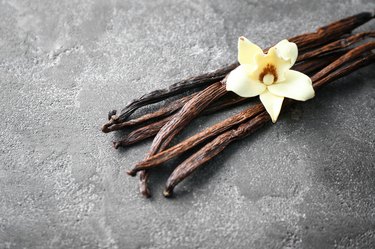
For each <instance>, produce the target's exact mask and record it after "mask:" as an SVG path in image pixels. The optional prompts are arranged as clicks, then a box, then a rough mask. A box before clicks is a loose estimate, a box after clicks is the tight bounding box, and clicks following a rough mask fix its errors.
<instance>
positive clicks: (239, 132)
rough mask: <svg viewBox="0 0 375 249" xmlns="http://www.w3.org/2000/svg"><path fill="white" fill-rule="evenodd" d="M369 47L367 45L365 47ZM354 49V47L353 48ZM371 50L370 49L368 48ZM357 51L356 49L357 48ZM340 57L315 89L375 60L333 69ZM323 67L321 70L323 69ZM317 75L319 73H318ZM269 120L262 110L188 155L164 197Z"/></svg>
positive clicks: (369, 57)
mask: <svg viewBox="0 0 375 249" xmlns="http://www.w3.org/2000/svg"><path fill="white" fill-rule="evenodd" d="M367 49H369V47H367ZM353 50H354V49H353ZM370 50H371V49H370ZM357 51H358V50H357ZM367 51H369V50H365V51H362V52H367ZM348 54H349V55H350V54H351V55H352V56H353V57H352V58H357V57H358V56H357V55H356V51H354V52H353V51H350V52H348ZM348 54H346V55H348ZM342 59H344V60H345V61H347V57H346V56H345V55H344V56H342V57H340V58H339V59H338V60H336V61H335V62H333V63H332V64H331V65H336V66H331V65H330V66H328V68H330V69H331V71H330V72H332V71H333V72H332V73H331V74H329V75H327V74H322V75H325V76H322V77H320V78H319V77H316V81H315V82H314V84H313V86H314V88H315V89H318V88H320V87H321V86H323V85H326V84H327V83H329V82H332V81H334V80H336V79H338V78H341V77H343V76H346V75H347V74H349V73H351V72H352V71H354V70H357V69H358V68H361V67H364V66H367V65H369V64H371V63H374V61H375V55H374V54H373V53H371V54H370V55H367V56H365V57H362V58H359V59H356V60H355V61H354V62H351V63H350V64H349V65H348V66H346V67H344V68H340V69H338V70H335V68H337V67H338V66H340V65H342V64H343V63H342V61H341V60H342ZM324 70H325V69H323V70H322V71H324ZM318 75H319V73H318ZM291 102H293V101H290V100H288V101H287V104H286V105H289V104H290V103H291ZM269 120H270V117H269V115H268V113H267V112H262V113H261V114H259V115H258V116H256V117H255V118H253V119H250V120H249V121H247V122H245V123H243V124H241V125H240V126H239V127H238V128H237V129H233V130H229V131H226V132H224V133H223V134H221V135H220V136H218V137H216V138H215V139H214V140H213V141H211V142H210V143H208V144H206V145H205V146H204V147H202V148H201V149H200V150H199V151H198V152H196V153H195V154H193V155H192V156H190V157H189V158H188V159H186V160H185V161H184V162H183V163H181V164H180V165H179V166H177V168H176V169H175V170H174V171H173V172H172V174H171V175H170V177H169V178H168V180H167V184H166V188H165V190H164V192H163V194H164V196H165V197H170V196H171V195H172V194H173V190H174V188H175V186H176V185H177V184H178V183H180V182H181V181H182V180H184V179H185V178H186V177H188V176H189V175H190V174H191V173H192V172H194V171H195V170H196V169H197V168H199V167H200V166H201V165H202V164H204V163H205V162H207V161H209V160H211V159H212V158H213V157H215V156H216V155H217V154H219V153H220V152H221V151H222V150H224V149H225V148H226V146H227V145H229V144H230V143H231V142H233V141H235V140H238V139H241V138H243V137H246V136H248V135H250V134H251V133H253V132H254V131H255V130H257V129H258V128H260V127H261V126H263V125H264V124H265V123H267V122H268V121H269Z"/></svg>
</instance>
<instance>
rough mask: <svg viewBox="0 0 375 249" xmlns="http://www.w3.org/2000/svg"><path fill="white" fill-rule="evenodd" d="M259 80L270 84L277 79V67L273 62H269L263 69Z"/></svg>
mask: <svg viewBox="0 0 375 249" xmlns="http://www.w3.org/2000/svg"><path fill="white" fill-rule="evenodd" d="M259 81H261V82H263V84H265V85H267V86H269V85H272V84H273V83H274V82H276V81H277V73H276V67H275V66H274V65H272V64H267V65H266V66H265V67H264V68H263V71H262V72H261V73H260V74H259Z"/></svg>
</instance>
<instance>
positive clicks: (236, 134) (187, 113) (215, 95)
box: [102, 12, 375, 197]
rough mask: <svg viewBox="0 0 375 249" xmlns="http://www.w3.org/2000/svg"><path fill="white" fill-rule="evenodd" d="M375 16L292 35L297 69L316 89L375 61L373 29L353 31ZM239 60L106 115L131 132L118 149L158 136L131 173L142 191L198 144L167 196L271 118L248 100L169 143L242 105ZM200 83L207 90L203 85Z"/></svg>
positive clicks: (111, 127) (109, 126)
mask: <svg viewBox="0 0 375 249" xmlns="http://www.w3.org/2000/svg"><path fill="white" fill-rule="evenodd" d="M373 18H374V15H373V14H372V13H369V12H363V13H359V14H357V15H354V16H351V17H348V18H345V19H342V20H339V21H336V22H333V23H331V24H329V25H327V26H323V27H320V28H318V29H317V31H316V32H313V33H306V34H302V35H298V36H295V37H292V38H289V39H288V40H289V41H290V42H294V43H296V44H297V45H298V49H299V56H298V59H297V63H296V64H295V66H294V68H293V69H294V70H298V71H301V72H303V73H305V74H307V75H309V76H310V77H311V79H312V82H313V87H314V89H315V90H317V89H318V88H320V87H321V86H324V85H327V84H328V83H330V82H332V81H334V80H336V79H338V78H341V77H343V76H345V75H347V74H349V73H351V72H353V71H355V70H357V69H359V68H362V67H364V66H367V65H369V64H371V63H373V62H374V61H375V54H374V53H373V51H372V50H374V49H375V41H373V38H374V37H375V32H374V31H369V32H362V33H357V34H352V31H353V30H354V29H355V28H357V27H359V26H361V25H362V24H364V23H366V22H368V21H370V20H371V19H373ZM266 51H267V50H265V52H266ZM238 65H239V64H238V63H237V62H236V63H233V64H230V65H228V66H226V67H223V68H220V69H218V70H216V71H214V72H211V73H207V74H202V75H199V76H196V77H191V78H188V79H186V80H182V81H179V82H177V83H175V84H173V85H171V86H170V87H169V88H168V89H161V90H156V91H153V92H150V93H148V94H146V95H143V96H142V97H140V98H139V99H135V100H133V101H131V102H130V103H129V104H128V105H127V106H126V107H125V108H124V109H123V110H122V111H121V113H120V114H117V112H116V111H111V112H110V113H109V114H108V119H109V121H108V122H107V123H105V124H104V125H103V126H102V131H103V132H105V133H107V132H111V131H117V130H128V131H129V132H128V133H127V135H126V136H125V137H123V138H122V140H120V141H116V142H114V147H115V148H118V147H120V146H123V147H126V146H130V145H132V144H135V143H138V142H140V141H143V140H145V139H147V138H150V137H154V140H153V142H152V145H151V149H150V150H149V152H148V155H147V156H146V157H145V159H144V160H143V161H140V162H139V163H137V164H136V165H135V166H134V167H133V168H132V169H131V170H130V171H129V172H128V174H129V175H131V176H135V175H136V174H137V173H138V172H139V173H140V174H139V176H140V191H141V193H142V194H143V195H144V196H146V197H149V196H150V190H149V188H148V186H147V184H148V178H149V174H150V172H151V171H150V170H151V169H153V168H156V167H162V166H163V164H164V163H165V162H167V161H169V160H171V159H173V158H176V157H178V156H180V155H182V154H183V153H185V152H190V151H191V149H192V148H196V147H197V146H200V147H198V149H196V150H194V152H190V154H191V155H190V156H188V157H187V159H185V160H184V161H183V162H182V163H181V164H179V165H177V166H176V168H175V169H174V171H173V172H172V174H171V175H170V177H169V179H168V180H167V183H166V187H165V190H164V192H163V194H164V196H166V197H169V196H171V195H172V194H173V190H174V188H175V187H176V185H177V184H178V183H180V182H181V181H182V180H184V179H185V178H186V177H188V176H189V175H190V174H191V173H193V172H194V171H195V170H196V169H197V168H199V167H200V166H202V165H203V164H204V163H205V162H207V161H209V160H210V159H212V158H213V157H214V156H216V155H217V154H219V153H220V152H221V151H223V150H224V149H225V148H226V147H227V146H228V145H229V144H230V143H231V142H233V141H235V140H238V139H242V138H244V137H246V136H248V135H249V134H251V133H253V132H254V131H256V130H257V129H258V128H260V127H261V126H263V125H264V124H265V123H267V122H270V117H269V115H268V113H267V112H266V111H265V108H264V107H263V105H262V104H261V103H260V102H258V103H256V104H249V105H250V106H248V107H247V108H246V109H244V110H243V111H241V112H239V113H238V114H236V115H234V116H232V117H229V118H227V119H225V120H223V121H221V122H219V123H217V124H215V125H213V126H211V127H209V128H206V129H205V130H203V131H201V132H199V133H197V134H195V135H193V136H192V137H190V138H187V139H185V140H184V141H181V142H179V143H177V144H176V145H174V146H169V145H170V143H171V141H172V139H173V138H175V136H176V135H178V134H179V133H180V132H181V131H182V130H183V129H184V128H185V127H186V126H187V125H188V124H189V123H190V122H191V121H192V120H193V119H195V118H197V117H199V116H201V115H208V114H211V113H214V112H217V111H219V110H222V109H224V108H229V107H232V106H236V105H239V104H240V103H243V102H244V101H246V100H247V99H246V98H241V97H239V96H237V95H235V94H233V93H231V92H227V91H226V88H225V79H226V75H227V74H228V73H229V72H230V71H232V70H233V69H235V68H236V67H237V66H238ZM204 87H205V88H204ZM202 88H204V89H203V90H201V89H202ZM184 93H185V94H184ZM187 93H189V94H187ZM176 95H182V97H180V98H179V99H177V100H174V101H172V102H170V103H166V104H164V105H163V106H160V108H159V109H157V110H156V111H154V112H150V113H147V114H145V115H142V116H139V117H137V118H133V119H131V118H129V117H130V116H131V115H132V114H133V113H134V112H135V111H136V110H138V109H139V108H141V107H145V106H147V105H151V104H155V103H157V102H161V101H164V100H166V99H168V98H171V97H175V96H176ZM291 103H293V101H292V100H288V101H284V105H283V110H285V109H288V108H287V106H289V105H290V104H291Z"/></svg>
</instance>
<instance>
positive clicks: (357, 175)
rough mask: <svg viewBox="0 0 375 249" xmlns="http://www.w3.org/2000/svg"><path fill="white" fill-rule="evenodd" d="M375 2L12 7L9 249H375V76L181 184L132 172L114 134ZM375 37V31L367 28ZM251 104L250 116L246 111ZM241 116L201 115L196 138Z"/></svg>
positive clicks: (1, 239)
mask: <svg viewBox="0 0 375 249" xmlns="http://www.w3.org/2000/svg"><path fill="white" fill-rule="evenodd" d="M374 7H375V4H374V2H373V1H371V0H368V1H360V0H353V1H330V2H327V1H325V0H319V1H312V0H305V1H293V0H288V1H276V0H272V1H271V0H265V1H259V2H257V1H251V0H248V1H232V0H225V1H224V0H221V1H206V0H191V1H182V0H177V1H176V0H155V1H146V0H145V1H107V0H102V1H92V0H86V1H78V0H76V1H57V0H55V1H47V0H45V1H15V0H2V1H0V86H1V91H0V96H1V97H0V107H1V112H0V120H1V121H0V122H1V138H0V150H1V153H0V162H1V163H0V198H1V201H0V248H79V247H82V248H333V247H337V248H374V247H375V217H374V216H375V169H374V162H375V154H374V150H375V127H374V123H375V118H374V114H375V113H374V108H375V85H374V78H375V70H374V69H375V68H374V66H373V65H372V66H369V67H367V68H365V69H362V70H360V71H358V72H356V73H353V74H352V75H350V76H348V77H346V78H344V79H342V80H339V81H337V82H335V83H334V84H332V85H331V86H329V87H327V88H325V89H323V90H322V91H321V92H319V93H318V95H317V97H316V98H315V99H313V100H311V101H309V102H306V103H300V104H298V105H296V106H295V107H293V109H292V110H291V111H289V112H287V113H286V114H284V115H282V117H281V118H280V121H279V122H278V123H277V125H269V126H267V127H265V128H264V129H262V130H261V131H259V132H258V133H257V134H255V135H253V136H251V137H249V138H247V139H245V140H242V141H240V142H237V143H235V144H232V145H231V146H230V147H229V148H228V149H227V150H226V151H225V152H224V153H223V154H222V155H220V156H218V157H217V158H215V159H214V160H213V161H212V162H210V163H208V164H206V167H204V168H203V169H201V170H199V171H198V172H197V173H196V174H195V175H194V176H193V177H191V178H189V179H188V180H187V181H185V182H184V183H183V184H181V185H180V186H179V187H178V189H176V190H177V192H176V194H177V195H176V198H174V199H165V198H164V197H162V195H161V191H162V187H163V185H164V182H165V180H166V178H167V176H168V173H169V172H170V168H168V169H164V170H161V171H157V172H156V173H155V174H154V175H153V178H152V179H151V187H152V190H153V194H154V196H153V198H152V199H150V200H146V199H143V198H142V197H140V195H139V193H138V181H137V178H130V177H128V176H127V175H126V174H125V173H124V172H125V170H127V169H129V168H130V167H131V166H132V165H134V163H135V162H137V161H138V160H140V159H142V158H143V157H144V154H145V152H146V151H147V149H148V146H149V144H150V141H148V142H145V143H142V144H140V145H137V146H135V147H132V148H129V149H123V150H120V151H116V150H114V149H113V148H112V147H111V141H112V140H113V139H115V138H118V137H119V135H118V134H103V133H101V132H99V127H100V126H101V124H102V123H103V122H104V121H105V117H106V115H107V111H108V110H110V109H113V108H121V107H123V106H124V105H125V104H126V103H127V102H128V101H130V100H131V99H132V98H133V97H136V96H140V95H141V94H142V93H145V92H148V91H150V90H151V89H156V88H161V87H166V86H168V85H169V84H171V83H173V82H174V81H176V80H178V79H181V78H184V77H186V76H189V75H193V74H197V73H201V72H206V71H208V70H212V69H216V68H218V67H220V66H222V65H225V64H227V63H229V62H232V61H234V60H235V59H236V53H237V52H236V42H237V37H238V36H239V35H246V36H247V37H249V38H250V39H251V40H253V41H254V42H257V43H259V44H260V45H262V46H267V45H271V44H272V43H274V42H277V41H278V40H280V39H281V38H285V37H289V36H292V35H295V34H299V33H302V32H304V31H312V30H314V29H315V28H316V27H318V26H320V25H323V24H327V23H328V22H330V21H333V20H336V19H338V18H342V17H345V16H347V15H351V14H355V13H357V12H359V11H366V10H367V11H372V10H373V9H374ZM366 27H367V29H370V28H372V29H374V27H375V23H374V21H373V22H371V23H370V24H367V25H366ZM242 108H243V107H242ZM239 109H241V108H237V110H234V109H233V110H230V111H227V112H223V113H220V114H217V115H213V116H210V117H205V118H201V119H199V120H197V121H195V122H194V123H192V124H191V126H189V127H188V129H187V131H185V132H184V134H182V136H180V139H181V138H182V137H185V136H188V135H191V134H193V133H194V132H196V131H198V130H201V129H203V127H206V126H208V125H210V124H212V123H215V122H217V121H219V120H222V119H223V117H226V116H229V115H231V114H234V113H236V112H237V111H238V110H239Z"/></svg>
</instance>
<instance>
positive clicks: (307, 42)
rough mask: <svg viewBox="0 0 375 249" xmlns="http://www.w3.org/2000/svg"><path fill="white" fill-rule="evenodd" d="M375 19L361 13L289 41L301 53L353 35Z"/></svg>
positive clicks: (371, 14) (369, 13) (367, 13)
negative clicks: (296, 46) (363, 25)
mask: <svg viewBox="0 0 375 249" xmlns="http://www.w3.org/2000/svg"><path fill="white" fill-rule="evenodd" d="M372 18H374V15H373V13H371V12H361V13H358V14H356V15H353V16H349V17H347V18H344V19H341V20H338V21H336V22H333V23H330V24H328V25H327V26H323V27H320V28H318V29H317V30H316V32H313V33H308V34H307V35H308V36H306V35H304V34H302V35H298V36H295V37H292V38H290V39H289V41H290V42H294V43H296V44H297V45H298V48H299V50H300V51H302V50H306V49H309V48H312V47H316V46H320V45H322V44H324V43H327V42H330V41H332V40H335V39H337V38H338V37H340V36H342V35H345V34H348V33H351V32H352V31H353V30H354V29H355V28H357V27H359V26H361V25H362V24H364V23H366V22H368V21H370V20H371V19H372Z"/></svg>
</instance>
